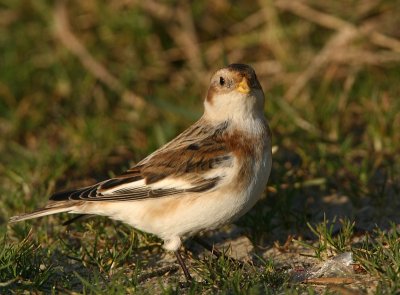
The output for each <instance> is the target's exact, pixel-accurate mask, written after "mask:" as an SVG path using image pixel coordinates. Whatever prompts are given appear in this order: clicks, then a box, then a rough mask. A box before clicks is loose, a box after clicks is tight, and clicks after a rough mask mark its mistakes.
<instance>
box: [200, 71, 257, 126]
mask: <svg viewBox="0 0 400 295" xmlns="http://www.w3.org/2000/svg"><path fill="white" fill-rule="evenodd" d="M204 105H205V115H206V116H207V118H209V119H212V120H225V119H231V118H232V119H234V118H235V117H236V118H240V117H243V116H244V117H246V116H255V115H258V114H259V113H263V111H264V93H263V90H262V88H261V85H260V83H259V82H258V79H257V76H256V73H255V72H254V70H253V68H252V67H250V66H248V65H245V64H231V65H229V66H227V67H225V68H222V69H219V70H217V71H216V72H215V73H214V75H213V76H212V78H211V82H210V87H209V88H208V93H207V97H206V99H205V101H204Z"/></svg>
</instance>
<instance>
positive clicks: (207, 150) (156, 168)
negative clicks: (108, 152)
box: [50, 122, 233, 201]
mask: <svg viewBox="0 0 400 295" xmlns="http://www.w3.org/2000/svg"><path fill="white" fill-rule="evenodd" d="M198 123H199V122H197V124H195V125H193V126H192V128H190V129H188V130H186V131H185V132H184V133H182V134H181V136H178V137H177V138H176V139H175V140H173V141H172V142H170V143H169V144H167V145H166V146H164V147H163V148H161V149H160V150H158V151H156V152H155V153H153V154H152V155H150V156H149V157H148V158H146V159H144V160H143V161H141V162H140V163H139V164H138V165H136V166H134V167H132V168H130V169H129V170H127V171H126V172H125V173H123V174H121V175H120V176H118V177H115V178H112V179H110V180H106V181H104V182H101V183H98V184H96V185H93V186H90V187H86V188H82V189H77V190H72V191H66V192H60V193H56V194H54V195H53V196H52V197H51V198H50V200H53V201H62V200H83V201H130V200H141V199H146V198H159V197H164V196H171V195H177V194H182V193H189V192H190V193H200V192H204V191H208V190H211V189H212V188H214V187H215V186H216V185H217V184H218V183H219V182H220V181H221V179H222V178H223V175H221V176H217V177H212V178H206V177H205V173H207V172H209V171H210V170H212V169H216V168H219V167H230V166H232V165H233V156H232V153H231V151H230V150H229V148H228V147H227V143H226V141H225V140H224V138H223V137H222V136H221V134H222V133H223V131H224V130H225V129H226V128H227V125H228V124H227V123H224V124H221V125H220V126H218V128H215V127H214V128H208V126H202V124H198ZM182 135H184V136H182ZM166 178H171V179H173V178H181V179H183V180H184V181H187V182H188V183H190V184H191V187H190V188H184V189H182V188H179V187H177V188H170V187H169V188H165V189H163V188H157V189H154V188H152V184H155V183H157V182H159V181H161V180H163V179H166ZM141 180H144V183H140V184H139V182H140V181H141ZM135 182H137V184H138V185H137V186H135ZM130 183H132V186H127V185H129V184H130ZM118 187H120V189H118Z"/></svg>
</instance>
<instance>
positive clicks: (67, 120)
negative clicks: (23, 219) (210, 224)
mask: <svg viewBox="0 0 400 295" xmlns="http://www.w3.org/2000/svg"><path fill="white" fill-rule="evenodd" d="M64 16H66V18H65V19H64V18H63V17H64ZM66 21H67V22H66ZM399 26H400V2H399V1H384V0H383V1H377V0H367V1H349V0H342V1H314V0H308V1H301V2H300V1H285V0H277V1H272V0H259V1H255V2H252V3H249V4H248V3H243V2H239V1H232V2H229V1H225V0H223V1H218V2H213V1H201V2H195V3H192V4H191V5H189V4H187V2H185V1H164V2H156V1H135V0H132V1H120V0H113V1H108V2H106V3H104V2H101V1H94V0H88V1H80V2H79V1H69V2H66V1H56V2H55V3H53V1H29V0H17V1H13V0H2V1H1V3H0V134H1V139H0V154H1V157H0V176H1V177H0V234H2V235H4V239H3V242H2V243H3V245H4V246H3V248H2V249H1V251H3V252H2V253H4V255H5V256H2V255H3V254H0V257H1V264H0V265H3V266H0V277H1V280H2V282H0V283H4V282H9V283H8V284H5V286H6V287H4V288H5V289H4V290H8V288H11V289H10V290H14V291H16V290H20V289H19V288H22V289H25V290H42V291H45V292H47V291H50V290H53V291H54V290H59V291H60V290H64V291H65V290H75V291H77V290H78V292H83V290H86V291H85V292H88V293H90V292H93V293H96V292H100V291H99V290H103V291H104V290H106V289H105V288H106V287H105V285H107V284H105V282H110V281H111V282H114V283H110V284H108V287H107V288H110V289H109V292H111V293H118V292H119V291H120V290H127V291H126V292H135V291H136V292H139V291H140V292H143V293H146V287H143V286H142V285H143V284H142V283H140V282H139V281H140V280H138V279H137V276H138V273H140V272H142V270H143V269H146V261H147V260H146V259H147V258H145V257H146V255H145V254H144V252H143V251H147V250H143V251H142V250H140V251H139V250H138V252H137V253H136V255H137V260H133V259H127V258H126V256H124V255H122V256H121V257H120V258H115V257H114V258H112V257H113V256H112V255H113V254H112V253H111V252H107V251H109V250H107V249H115V251H119V250H118V249H121V248H124V250H123V251H125V252H124V253H127V252H126V251H128V252H129V251H132V250H130V248H128V249H126V248H125V247H128V246H127V245H133V244H134V246H135V247H139V248H140V247H146V245H149V243H150V245H151V244H152V243H156V244H157V243H158V240H154V238H153V237H150V236H147V235H143V234H140V233H136V232H134V234H131V229H129V228H128V227H125V226H121V225H114V223H112V222H109V221H105V220H104V219H101V218H100V219H96V220H94V221H93V222H90V223H88V224H82V225H76V227H75V228H74V229H73V230H71V231H70V232H69V233H68V234H64V233H63V231H64V230H63V228H62V227H61V226H58V225H57V224H58V222H57V221H59V219H60V217H50V218H49V219H42V220H35V221H32V222H30V223H27V224H19V225H16V226H15V227H13V228H10V227H7V220H8V218H9V217H10V216H12V215H14V214H17V213H21V212H24V211H29V210H32V209H34V208H37V207H38V206H40V205H42V204H44V203H45V202H46V199H47V197H48V196H49V194H51V193H52V192H54V191H55V190H59V189H63V188H66V187H74V186H80V185H86V184H90V183H93V182H94V181H96V180H101V179H104V178H105V177H108V176H111V175H113V174H118V173H120V172H122V171H123V170H124V169H126V168H128V167H129V166H130V164H132V163H134V162H137V161H138V160H140V159H141V158H143V157H144V156H145V155H147V154H148V153H150V152H151V151H153V150H154V149H156V148H157V147H158V146H160V145H161V144H163V143H165V142H166V141H168V140H169V139H171V138H173V137H174V136H175V135H177V134H178V133H179V132H180V131H182V130H183V129H184V128H186V127H187V126H188V125H189V124H191V123H192V122H193V121H194V120H196V119H197V118H198V117H199V116H200V115H201V112H202V98H203V97H204V95H205V91H206V87H207V84H208V79H209V78H210V75H211V73H212V71H214V70H215V69H217V68H218V67H220V66H223V65H225V64H227V63H232V62H243V63H248V64H251V65H252V66H253V67H254V68H255V69H256V72H257V73H258V76H259V79H260V82H261V84H262V85H263V88H264V91H265V93H266V98H267V105H266V109H265V111H266V115H267V117H268V119H269V122H270V125H271V127H272V130H273V134H274V138H273V141H274V145H275V146H277V148H278V151H277V152H276V153H275V154H274V164H273V171H272V175H271V179H270V182H269V189H268V198H265V199H263V200H262V201H261V202H260V205H259V206H257V208H255V209H254V210H252V211H251V213H249V214H248V215H247V216H245V217H243V218H242V219H241V220H240V221H239V224H241V225H243V226H245V227H246V228H247V229H248V230H247V231H248V235H249V237H250V238H251V240H252V241H253V243H255V245H256V246H260V247H261V246H263V247H264V246H269V247H272V246H273V241H275V240H280V241H284V240H285V239H286V237H287V235H289V234H294V235H296V236H298V237H302V238H304V239H306V240H307V239H311V241H310V243H312V242H313V240H312V239H313V235H312V233H311V232H310V229H309V228H308V227H307V225H306V224H307V222H311V223H318V222H322V221H323V220H324V219H323V216H322V215H321V214H320V213H321V212H323V211H325V213H326V215H327V216H328V218H329V219H330V220H333V217H334V216H336V215H339V216H342V217H343V216H344V215H346V216H347V217H348V218H350V219H352V220H354V222H355V226H354V233H353V235H357V234H365V233H367V234H368V233H371V232H372V231H373V229H374V226H375V225H377V226H378V227H380V230H381V231H382V232H383V235H385V233H386V231H387V230H390V228H391V227H390V226H389V224H390V222H394V224H399V223H400V220H399V216H398V210H399V209H400V201H399V192H400V186H399V183H400V160H399V157H398V155H399V152H400V128H399V126H400V100H399V96H400V87H399V86H398V81H399V79H400V40H399V39H400V34H399V31H398V29H397V28H398V27H399ZM71 36H72V37H71ZM329 196H333V197H331V198H328V197H329ZM342 196H344V197H343V198H344V199H343V198H340V197H342ZM338 200H342V201H338ZM343 200H344V201H343ZM31 225H36V226H35V229H34V234H32V235H31V236H29V241H27V240H26V239H25V238H26V236H27V234H28V230H27V229H28V228H30V227H31ZM99 226H104V227H105V228H106V229H105V230H106V231H107V230H109V232H108V235H107V234H105V233H103V232H102V233H98V232H97V230H98V227H99ZM118 228H120V229H118ZM114 229H115V230H114ZM6 233H7V234H6ZM74 234H75V235H77V238H74V237H73V235H74ZM330 234H334V232H332V233H330ZM58 235H62V240H65V243H61V242H60V241H58V239H57V238H58ZM132 235H133V236H134V237H133V236H132ZM352 237H353V236H352ZM386 238H387V239H389V241H390V242H385V243H386V244H385V245H389V246H387V247H388V249H389V250H388V253H389V254H388V253H386V252H385V255H387V257H390V251H391V250H392V251H396V249H395V248H394V247H395V243H393V241H396V239H398V238H396V236H393V235H392V234H388V236H387V237H386ZM85 239H87V240H85ZM93 239H100V240H103V241H104V243H103V244H101V245H100V246H99V247H100V249H101V251H100V252H101V254H99V257H97V258H93V257H92V258H90V257H89V258H88V255H87V251H86V252H85V249H86V247H87V246H84V245H82V244H81V243H84V244H85V243H91V242H92V241H93ZM108 239H111V240H113V241H114V242H115V244H112V245H110V244H109V243H107V242H106V241H107V240H108ZM379 239H380V240H379ZM379 239H378V242H377V243H375V244H374V243H372V245H373V246H371V247H375V248H374V249H377V250H375V251H377V252H379V251H381V252H382V251H383V250H379V249H378V248H379V245H380V244H379V243H381V242H379V241H381V240H382V239H383V238H379ZM78 241H79V242H78ZM346 241H347V242H346V243H347V245H343V247H345V246H346V247H347V246H349V244H351V243H352V239H351V238H349V239H348V240H346ZM74 243H77V245H75V247H76V248H75V250H71V245H74ZM132 243H133V244H132ZM129 247H130V246H129ZM132 247H133V246H132ZM363 247H364V246H363ZM365 247H367V245H365ZM368 247H369V246H368ZM376 247H378V248H376ZM34 249H37V250H34ZM363 249H364V248H363ZM74 251H75V252H76V253H75V252H74ZM91 251H93V249H92V250H91ZM110 251H112V250H110ZM151 251H152V255H155V254H154V251H155V250H154V249H153V250H151ZM89 252H90V251H89ZM155 252H157V251H155ZM381 252H379V253H381ZM74 253H75V254H74ZM85 253H86V254H85ZM129 253H130V252H129ZM157 253H158V252H157ZM392 253H395V252H392ZM141 254H143V255H141ZM7 255H8V256H7ZM35 255H38V256H35ZM158 255H161V254H157V255H156V257H158ZM382 255H383V254H382ZM382 255H381V256H379V258H377V260H376V261H375V260H374V259H375V258H374V256H373V255H370V256H366V258H365V260H362V259H361V258H360V260H361V263H362V264H363V265H365V268H366V269H367V271H368V272H369V273H371V274H372V275H376V274H377V273H379V274H380V275H379V276H378V277H380V278H381V280H382V282H384V283H382V284H380V285H379V287H378V288H377V289H373V290H374V292H375V291H376V292H378V293H379V292H382V293H384V291H385V290H395V289H394V288H396V286H399V285H398V278H397V281H396V278H395V277H394V276H393V274H392V269H396V267H397V269H398V267H399V265H400V261H399V260H398V257H397V258H394V259H391V260H390V261H391V262H390V263H391V264H390V267H388V269H389V271H385V269H382V268H381V267H380V265H379V263H384V262H383V261H387V260H385V259H386V258H382ZM69 256H73V257H74V258H75V260H74V259H72V260H68V259H69V258H67V257H69ZM4 257H5V258H4ZM31 257H34V258H31ZM61 257H64V258H61ZM385 257H386V256H385ZM31 259H33V260H32V261H34V263H32V264H31V263H30V261H31ZM115 259H116V260H115ZM114 260H115V261H118V263H117V266H115V267H116V268H117V269H118V270H117V271H116V274H114V273H110V271H109V269H108V268H109V267H111V264H112V262H110V261H114ZM7 261H22V262H21V263H20V264H16V265H22V268H21V270H18V268H10V267H9V266H8V265H9V264H8V263H9V262H7ZM35 261H41V263H39V262H38V265H39V267H37V265H36V262H35ZM71 261H75V263H73V262H71ZM93 263H94V264H93ZM211 263H218V262H215V261H214V262H211ZM224 263H225V262H222V266H224V265H225V264H224ZM41 264H42V265H43V267H42V268H40V265H41ZM211 265H212V264H211ZM262 265H263V267H264V270H265V269H269V270H268V274H267V275H266V274H265V273H263V272H261V273H260V274H259V275H257V276H254V277H252V278H250V277H251V276H252V274H253V275H254V273H256V272H257V270H248V269H246V270H237V271H232V272H228V273H226V272H225V271H226V270H225V269H223V268H222V269H220V270H218V269H219V268H218V266H215V265H212V267H206V266H204V265H203V266H201V267H200V268H201V269H202V271H200V274H201V275H202V277H203V278H204V279H205V280H206V278H207V281H208V283H207V284H205V285H201V284H200V285H195V286H192V287H191V288H192V289H189V290H188V292H189V293H196V292H212V291H213V290H214V291H216V290H223V291H222V292H231V293H238V292H240V287H242V288H244V289H243V290H247V291H248V292H257V290H258V291H259V292H262V291H261V290H263V291H266V290H269V289H270V288H273V289H274V290H276V292H279V290H281V291H282V290H283V289H285V290H291V291H287V292H293V293H296V292H312V291H310V290H311V289H309V288H308V287H304V286H301V285H296V284H294V285H293V284H292V283H288V282H287V278H283V276H284V272H283V271H282V270H279V269H277V268H274V267H272V268H270V267H269V266H268V263H266V264H262ZM30 267H31V268H32V269H33V270H32V269H31V268H30ZM128 267H129V268H131V269H132V271H131V272H130V273H129V274H126V272H124V269H126V268H128ZM28 270H29V273H28V274H27V273H26V272H27V271H28ZM214 272H217V273H214ZM75 274H76V275H75ZM385 274H387V276H385ZM60 277H64V279H60ZM382 278H383V279H382ZM57 279H59V282H58V283H56V281H57ZM174 280H175V281H174ZM176 280H177V278H176V277H172V281H171V282H170V285H168V284H162V283H159V285H160V290H159V291H160V292H164V293H168V294H169V293H174V292H177V291H176V286H178V285H177V281H176ZM132 282H137V283H132ZM276 282H280V283H278V284H277V283H276ZM385 282H386V283H385ZM388 282H389V283H388ZM91 284H92V285H93V286H95V287H93V288H94V289H91ZM238 284H239V285H238ZM23 286H25V287H23ZM0 288H1V287H0ZM29 288H30V289H29ZM57 288H61V289H57ZM113 288H115V289H113ZM127 288H129V289H127ZM282 288H283V289H282ZM371 288H372V287H371ZM385 288H387V289H385ZM22 289H21V290H22ZM174 290H175V291H174ZM307 290H308V291H307ZM10 292H11V291H10ZM16 292H17V291H16ZM104 292H106V291H104Z"/></svg>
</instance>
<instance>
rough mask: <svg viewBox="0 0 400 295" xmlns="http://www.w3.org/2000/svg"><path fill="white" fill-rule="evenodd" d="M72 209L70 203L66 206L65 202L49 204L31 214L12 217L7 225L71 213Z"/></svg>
mask: <svg viewBox="0 0 400 295" xmlns="http://www.w3.org/2000/svg"><path fill="white" fill-rule="evenodd" d="M74 207H75V206H74V205H73V206H71V203H69V204H66V203H65V202H54V203H49V204H48V205H47V206H46V207H44V208H41V209H37V210H35V211H33V212H31V213H24V214H21V215H17V216H13V217H11V218H10V220H9V223H15V222H19V221H23V220H27V219H33V218H37V217H42V216H46V215H51V214H56V213H61V212H70V211H73V209H74Z"/></svg>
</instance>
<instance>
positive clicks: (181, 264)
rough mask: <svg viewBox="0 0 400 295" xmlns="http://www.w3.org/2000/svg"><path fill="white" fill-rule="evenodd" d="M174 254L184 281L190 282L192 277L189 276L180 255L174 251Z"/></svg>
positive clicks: (177, 251)
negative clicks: (183, 275)
mask: <svg viewBox="0 0 400 295" xmlns="http://www.w3.org/2000/svg"><path fill="white" fill-rule="evenodd" d="M174 253H175V256H176V259H178V263H179V265H180V266H181V268H182V270H183V273H184V274H185V278H186V281H188V282H191V281H192V276H191V275H190V273H189V271H188V269H187V267H186V265H185V262H184V261H183V259H182V256H181V253H179V250H176V251H175V252H174Z"/></svg>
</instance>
